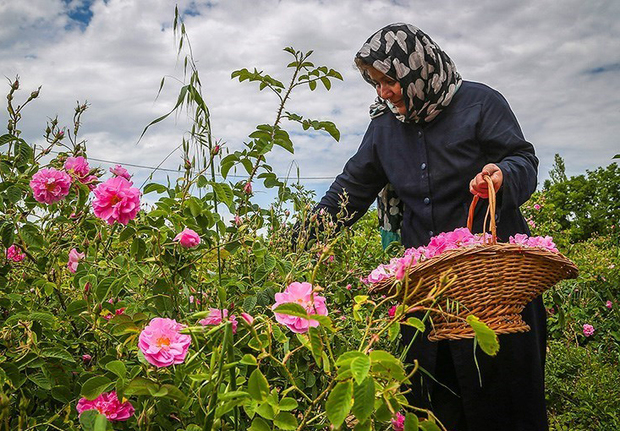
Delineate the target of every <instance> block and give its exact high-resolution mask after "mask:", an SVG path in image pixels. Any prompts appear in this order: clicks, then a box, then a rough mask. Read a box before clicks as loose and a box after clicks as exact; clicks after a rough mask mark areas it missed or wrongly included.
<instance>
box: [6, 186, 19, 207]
mask: <svg viewBox="0 0 620 431" xmlns="http://www.w3.org/2000/svg"><path fill="white" fill-rule="evenodd" d="M4 193H5V195H6V198H7V199H8V201H9V202H11V203H12V204H14V203H17V202H19V200H20V199H21V198H22V190H21V189H20V188H19V187H15V186H9V187H8V188H7V189H6V190H5V191H4Z"/></svg>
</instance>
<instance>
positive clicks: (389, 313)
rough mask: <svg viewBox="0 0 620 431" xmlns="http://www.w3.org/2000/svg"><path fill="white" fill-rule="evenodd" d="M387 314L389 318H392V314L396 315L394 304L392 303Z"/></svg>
mask: <svg viewBox="0 0 620 431" xmlns="http://www.w3.org/2000/svg"><path fill="white" fill-rule="evenodd" d="M388 316H389V317H390V319H391V318H393V317H394V316H396V305H393V306H392V307H391V308H390V309H389V310H388Z"/></svg>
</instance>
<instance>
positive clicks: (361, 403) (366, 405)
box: [351, 377, 375, 422]
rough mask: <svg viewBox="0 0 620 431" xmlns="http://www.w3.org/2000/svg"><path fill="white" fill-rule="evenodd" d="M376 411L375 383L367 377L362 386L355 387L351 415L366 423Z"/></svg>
mask: <svg viewBox="0 0 620 431" xmlns="http://www.w3.org/2000/svg"><path fill="white" fill-rule="evenodd" d="M374 410H375V381H374V380H373V378H372V377H367V378H366V379H365V380H364V381H363V382H362V383H361V384H359V385H354V387H353V408H352V409H351V413H353V414H354V415H355V417H356V418H357V419H358V420H359V421H360V422H365V421H366V419H368V418H369V417H370V416H371V415H372V412H373V411H374Z"/></svg>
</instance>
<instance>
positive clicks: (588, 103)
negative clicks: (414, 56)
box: [0, 0, 620, 198]
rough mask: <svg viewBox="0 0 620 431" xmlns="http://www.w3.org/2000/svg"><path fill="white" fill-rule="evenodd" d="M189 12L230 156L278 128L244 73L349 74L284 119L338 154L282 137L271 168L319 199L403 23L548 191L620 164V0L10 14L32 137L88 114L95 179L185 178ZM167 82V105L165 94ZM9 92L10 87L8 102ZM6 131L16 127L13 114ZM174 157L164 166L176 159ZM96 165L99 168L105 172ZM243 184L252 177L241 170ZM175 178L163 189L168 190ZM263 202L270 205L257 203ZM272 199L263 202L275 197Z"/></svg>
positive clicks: (70, 0) (192, 6)
mask: <svg viewBox="0 0 620 431" xmlns="http://www.w3.org/2000/svg"><path fill="white" fill-rule="evenodd" d="M175 4H178V7H179V10H180V11H181V14H182V17H183V20H184V23H185V27H186V31H187V33H188V35H189V40H190V42H191V47H192V51H193V57H194V59H195V62H196V64H197V66H198V70H199V73H200V77H201V81H202V84H203V96H204V97H205V100H206V103H207V105H208V106H209V109H210V112H211V124H212V129H213V136H214V138H215V139H218V140H221V141H222V143H223V146H224V148H225V149H226V150H227V151H235V150H238V149H241V148H243V145H244V141H246V142H247V141H248V139H249V138H248V135H249V134H251V133H252V132H253V131H254V128H255V126H256V125H257V124H263V123H273V121H274V119H275V115H276V110H277V107H278V101H277V99H276V98H275V97H274V96H273V95H272V94H270V93H268V91H263V92H259V91H258V88H257V85H255V84H251V83H248V82H243V83H240V82H239V81H238V80H232V79H231V73H232V72H233V71H234V70H238V69H241V68H248V69H253V68H257V69H258V70H263V71H264V72H265V73H268V74H270V75H271V76H273V77H275V78H276V79H279V80H281V81H282V82H288V80H289V79H290V75H289V72H288V71H287V69H286V65H287V64H288V63H289V62H290V61H291V57H290V54H288V53H286V52H284V51H283V48H285V47H288V46H292V47H294V48H295V49H297V50H301V51H304V52H305V51H308V50H313V51H314V53H313V54H312V56H311V57H310V60H311V61H313V62H314V64H315V65H317V66H319V65H325V66H328V67H330V68H333V69H335V70H338V71H339V72H340V73H341V74H342V76H343V78H344V80H343V81H342V82H341V81H334V82H333V86H332V89H331V90H330V91H326V90H325V89H324V88H322V87H321V88H319V89H317V90H316V91H314V92H312V91H310V90H309V89H307V88H303V89H298V90H299V91H296V92H294V93H293V96H292V99H291V101H290V104H289V105H287V107H286V109H287V110H288V111H290V112H295V113H298V114H299V115H302V116H303V117H304V118H312V119H318V120H329V121H332V122H334V123H335V124H336V125H337V126H338V128H339V129H340V132H341V139H340V142H336V141H334V140H333V139H332V138H331V137H330V136H329V135H328V134H326V133H323V132H310V131H303V130H302V129H301V128H300V127H299V126H298V125H297V124H295V123H284V124H283V126H284V127H285V128H286V129H287V130H288V131H289V133H290V134H291V137H292V138H293V142H294V144H295V154H289V153H287V152H286V151H284V150H280V149H278V150H276V151H274V152H273V153H271V154H270V156H269V159H268V162H269V163H270V165H271V166H272V167H273V168H274V171H275V172H276V173H277V174H279V175H281V176H286V174H287V172H290V171H292V172H293V173H296V172H297V169H299V175H300V176H301V177H302V180H301V181H302V183H303V184H304V185H305V186H306V187H307V188H309V189H311V190H315V191H316V194H317V197H318V198H320V197H321V195H322V194H323V193H324V192H325V190H326V189H327V188H328V187H329V184H330V183H331V181H332V179H333V178H334V177H335V176H336V175H337V174H339V173H340V172H341V171H342V167H343V166H344V164H345V162H346V161H347V160H348V158H349V157H351V156H352V155H353V154H354V153H355V151H356V149H357V147H358V146H359V144H360V141H361V138H362V136H363V134H364V132H365V130H366V128H367V126H368V123H369V117H368V106H369V104H370V103H371V102H372V101H373V99H374V97H375V92H374V89H373V88H372V87H371V86H369V85H368V84H366V83H365V82H364V81H363V80H362V79H361V77H360V75H359V72H358V71H357V70H356V69H355V67H354V65H353V58H354V56H355V53H356V52H357V51H358V49H359V48H360V47H361V46H362V44H363V43H364V42H365V40H366V39H367V38H368V37H370V36H371V35H372V34H373V33H374V32H375V31H377V30H378V29H380V28H382V27H383V26H385V25H387V24H390V23H394V22H405V23H410V24H413V25H415V26H417V27H419V28H420V29H422V30H423V31H424V32H425V33H427V34H428V35H429V36H430V37H431V38H432V39H433V40H434V41H435V42H437V43H438V44H439V45H440V46H441V47H442V49H443V50H444V51H446V52H447V53H448V55H450V57H451V58H452V59H453V61H454V63H455V64H456V66H457V69H458V70H459V72H460V74H461V76H462V77H463V78H464V79H466V80H470V81H478V82H483V83H485V84H487V85H489V86H491V87H493V88H495V89H496V90H498V91H499V92H501V93H502V94H503V95H504V96H505V97H506V99H507V100H508V101H509V103H510V105H511V107H512V109H513V111H514V112H515V114H516V116H517V118H518V119H519V122H520V124H521V127H522V129H523V132H524V134H525V136H526V138H527V139H528V140H529V141H530V142H532V143H533V144H534V146H535V148H536V152H537V155H538V157H539V159H540V167H539V182H540V184H542V181H544V179H545V178H548V171H549V169H550V168H551V167H552V164H553V158H554V154H556V153H559V154H560V155H561V156H562V157H563V158H564V160H565V165H566V171H567V174H568V175H578V174H583V173H585V171H586V170H593V169H596V168H597V167H599V166H607V165H609V164H610V163H612V162H613V160H612V158H613V156H614V155H615V154H618V153H620V138H619V136H620V121H619V120H620V2H618V1H616V0H608V1H604V0H588V1H586V2H584V1H583V0H580V1H575V0H535V1H531V0H523V1H518V2H515V1H514V0H472V1H468V2H463V1H460V0H415V1H414V0H411V1H407V0H391V1H390V0H338V1H330V0H280V1H275V0H221V1H220V0H212V1H198V0H196V1H189V0H179V1H178V3H175V2H172V1H164V0H160V1H153V0H0V58H1V59H2V61H0V73H1V74H2V76H4V77H5V78H6V79H5V87H4V90H3V91H6V92H8V90H9V82H10V81H13V80H14V79H15V77H16V76H17V75H19V77H20V91H19V92H18V93H17V96H16V102H15V103H19V102H20V101H23V100H24V99H25V98H27V97H28V95H29V94H30V92H31V91H33V90H36V89H37V88H38V87H39V86H41V92H40V95H39V97H38V99H37V100H35V101H34V102H33V103H31V104H29V105H28V106H26V107H25V108H24V111H23V120H22V122H21V123H20V130H21V131H22V137H23V138H24V139H26V141H27V142H29V143H30V144H37V145H42V144H43V143H44V140H43V134H44V130H45V126H46V121H47V120H48V119H50V118H54V117H56V116H58V121H59V124H61V125H64V126H67V127H70V126H71V121H72V117H73V111H74V108H75V106H76V104H77V103H78V102H79V103H86V102H87V103H88V104H89V109H88V110H87V111H86V113H85V114H84V115H83V118H82V126H81V131H80V138H81V139H85V140H86V141H87V147H88V155H89V158H90V159H91V165H99V166H101V167H103V168H104V169H107V168H108V167H110V166H112V165H113V164H112V163H107V162H102V161H101V160H105V161H109V162H117V163H120V164H125V165H128V166H127V168H128V170H129V171H130V172H131V173H133V174H134V179H135V180H136V184H142V182H143V181H144V180H145V179H146V178H147V176H148V175H149V174H150V173H151V171H150V170H149V169H144V168H138V167H135V166H130V165H140V166H157V165H160V164H161V166H162V167H163V168H165V169H170V170H173V171H174V170H176V169H177V167H178V166H179V165H180V164H181V153H180V151H179V150H177V151H176V152H174V153H173V154H172V155H169V154H170V153H171V152H172V151H173V150H174V148H176V147H178V146H179V145H180V143H181V141H182V139H183V137H184V136H185V137H186V136H187V130H188V129H189V127H190V125H189V121H188V118H187V117H186V116H185V115H178V116H176V117H175V116H171V117H169V118H168V119H167V120H165V121H163V122H161V123H158V124H157V125H154V126H153V127H151V128H150V129H149V130H148V131H147V133H146V135H145V136H144V138H143V139H142V140H140V142H138V138H139V136H140V134H141V133H142V130H143V129H144V127H145V126H146V125H147V124H148V123H149V122H150V121H152V120H153V119H155V118H157V117H159V116H160V115H162V114H164V113H166V112H168V111H169V110H170V109H171V108H172V107H173V105H174V103H175V101H176V97H177V95H178V91H179V89H180V87H181V86H182V79H183V61H182V60H183V58H184V56H185V54H186V51H184V52H183V53H182V54H181V56H180V57H179V56H178V55H177V48H178V41H177V40H175V37H174V33H173V29H172V22H173V19H174V7H175ZM164 77H166V84H165V86H164V89H163V91H162V92H161V94H160V95H159V97H157V94H158V90H159V86H160V82H161V80H162V78H164ZM0 88H1V87H0ZM1 112H2V113H1V114H0V124H6V121H7V119H8V117H7V114H6V111H5V110H4V109H3V110H2V111H1ZM167 157H168V158H167ZM95 159H97V160H100V161H95ZM236 174H238V175H240V176H243V174H244V171H243V169H241V170H238V171H237V172H236ZM165 176H170V178H171V180H172V181H174V178H175V177H176V175H175V174H174V173H173V172H167V171H162V172H160V173H157V174H156V175H155V178H156V179H157V180H158V181H165ZM259 193H262V192H260V191H259ZM267 195H268V194H265V196H267Z"/></svg>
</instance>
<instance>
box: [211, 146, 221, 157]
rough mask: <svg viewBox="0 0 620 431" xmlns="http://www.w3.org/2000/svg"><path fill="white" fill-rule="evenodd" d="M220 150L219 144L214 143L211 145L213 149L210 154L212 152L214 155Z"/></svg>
mask: <svg viewBox="0 0 620 431" xmlns="http://www.w3.org/2000/svg"><path fill="white" fill-rule="evenodd" d="M219 152H220V146H219V145H216V146H215V147H213V150H211V154H213V155H214V156H217V155H218V154H219Z"/></svg>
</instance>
